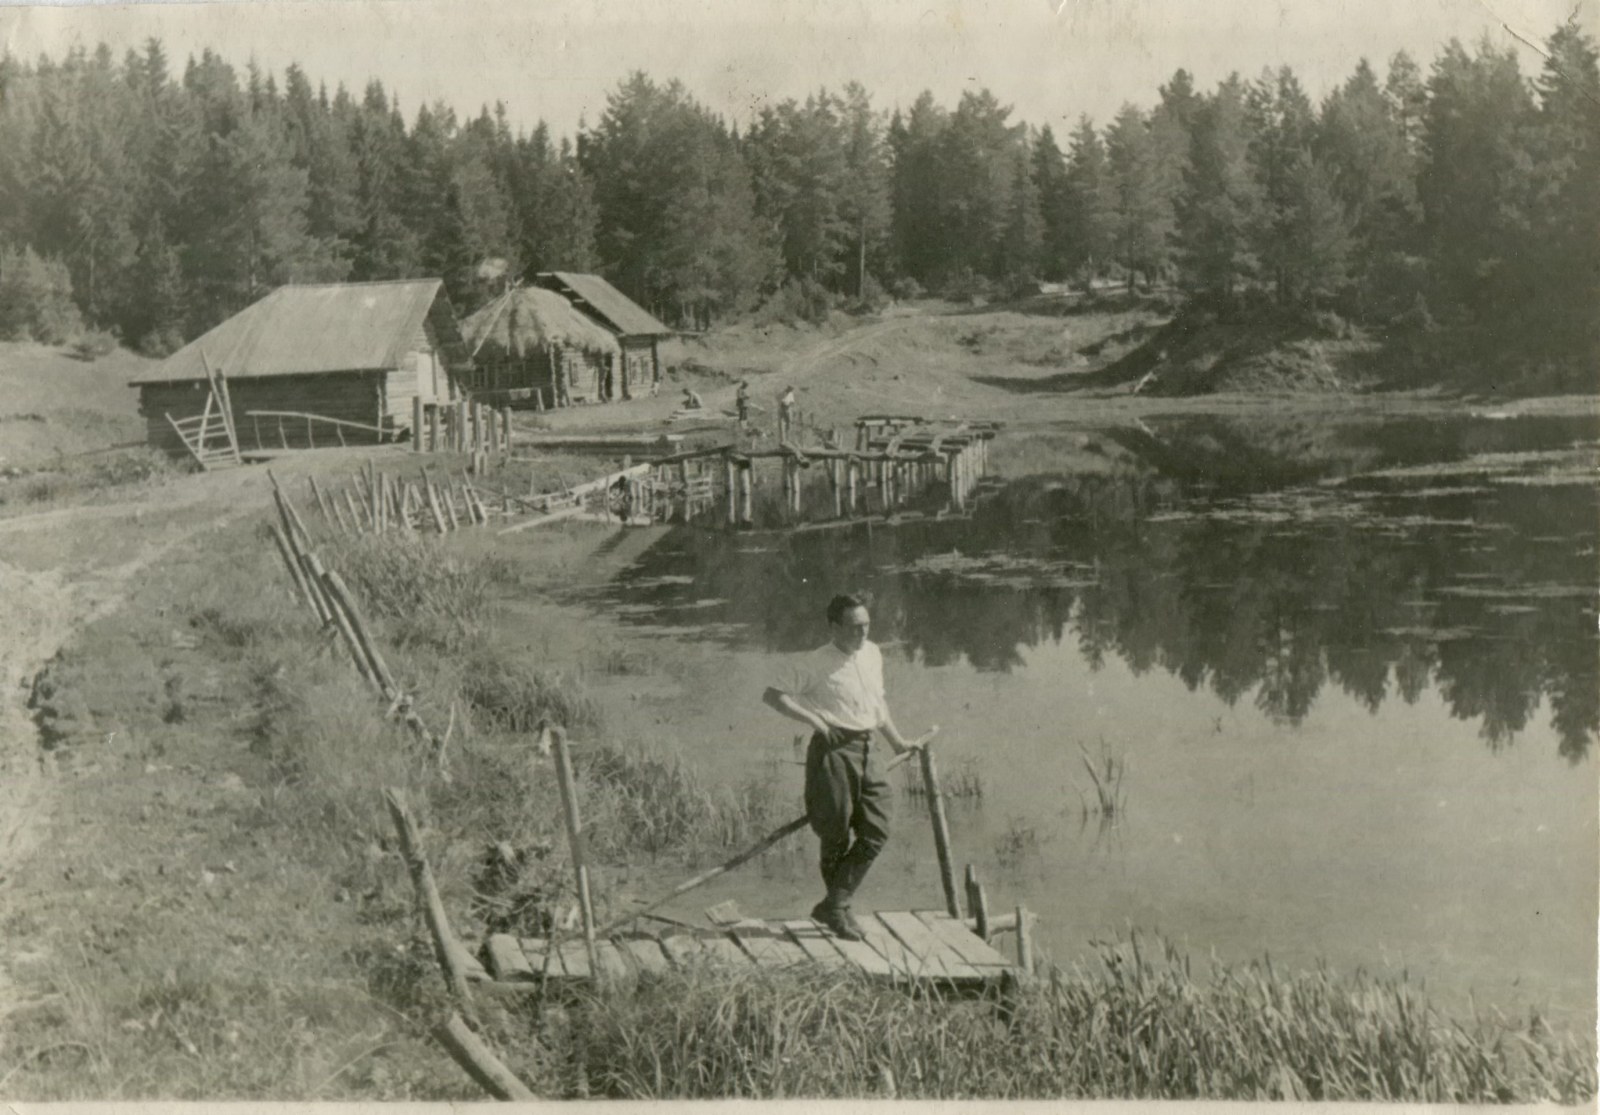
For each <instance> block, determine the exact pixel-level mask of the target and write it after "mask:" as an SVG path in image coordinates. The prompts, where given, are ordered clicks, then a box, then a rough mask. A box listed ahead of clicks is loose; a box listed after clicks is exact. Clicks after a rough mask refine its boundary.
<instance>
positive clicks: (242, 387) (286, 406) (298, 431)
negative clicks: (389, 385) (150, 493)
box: [139, 372, 416, 455]
mask: <svg viewBox="0 0 1600 1115" xmlns="http://www.w3.org/2000/svg"><path fill="white" fill-rule="evenodd" d="M388 374H389V375H400V374H401V373H398V372H395V373H388ZM385 378H386V373H384V372H331V373H326V374H321V375H308V376H263V377H261V378H251V379H230V380H228V394H229V396H230V397H231V398H232V400H233V422H234V426H235V428H236V429H237V430H238V431H239V448H240V449H246V450H248V449H256V448H261V449H277V448H281V447H282V446H283V445H284V444H285V442H286V443H287V444H288V446H289V448H291V449H305V448H308V447H309V446H310V445H312V444H315V445H317V446H319V447H326V446H330V445H338V444H339V437H338V435H337V434H335V433H334V431H333V427H332V426H329V425H328V424H327V423H325V422H324V423H315V424H313V429H312V432H311V433H310V434H308V433H307V431H306V424H305V422H304V421H303V420H302V421H297V420H294V419H288V418H286V419H284V420H283V437H282V439H280V437H279V434H278V421H277V419H267V418H262V419H254V420H252V419H250V418H247V417H245V412H246V411H250V410H288V411H301V412H304V413H307V414H317V415H322V416H324V417H327V418H342V419H344V420H345V421H347V422H361V423H365V424H366V425H369V426H370V425H372V424H374V423H375V422H377V420H378V416H379V413H380V409H381V408H382V406H383V397H384V389H385V386H386V384H385V382H384V380H385ZM415 381H416V376H415V373H413V374H412V392H413V394H414V393H415V390H416V388H415ZM208 390H209V388H208V387H207V385H206V383H205V382H204V381H203V380H199V381H185V382H177V383H145V384H141V385H140V387H139V413H140V414H141V415H143V416H144V420H145V429H146V431H147V433H146V436H147V438H148V440H149V442H150V444H151V445H152V446H155V447H156V448H158V449H162V450H165V451H166V452H168V453H172V454H175V455H183V454H185V453H186V450H185V449H184V447H183V443H182V442H181V441H179V440H178V435H177V434H176V433H174V432H173V430H172V427H171V426H170V425H169V424H168V423H167V420H166V417H165V416H166V415H168V414H170V415H172V417H173V418H189V417H192V416H198V415H199V414H201V413H202V412H203V411H204V410H205V405H206V394H207V392H208ZM410 406H411V402H410V397H409V396H407V400H406V407H407V408H409V407H410ZM213 413H215V412H213ZM218 420H219V421H220V418H219V419H218ZM410 424H411V417H410V411H409V409H408V410H407V413H406V418H405V421H404V423H402V425H406V426H409V425H410ZM258 429H259V431H260V444H259V445H258V444H257V430H258ZM344 437H345V441H346V442H347V443H348V444H351V445H362V444H371V443H373V442H375V441H376V440H377V435H376V434H374V433H372V432H370V431H366V430H348V429H347V430H345V431H344Z"/></svg>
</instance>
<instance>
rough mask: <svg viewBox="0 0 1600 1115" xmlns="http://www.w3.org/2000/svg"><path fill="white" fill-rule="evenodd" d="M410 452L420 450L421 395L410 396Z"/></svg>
mask: <svg viewBox="0 0 1600 1115" xmlns="http://www.w3.org/2000/svg"><path fill="white" fill-rule="evenodd" d="M411 452H413V453H421V452H422V396H421V395H413V396H412V397H411Z"/></svg>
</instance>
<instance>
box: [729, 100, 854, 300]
mask: <svg viewBox="0 0 1600 1115" xmlns="http://www.w3.org/2000/svg"><path fill="white" fill-rule="evenodd" d="M743 150H744V156H745V160H746V162H747V163H748V165H749V167H750V172H751V185H752V187H753V188H754V191H755V200H756V208H757V211H758V212H760V213H761V214H762V216H764V217H765V218H767V219H768V220H770V221H772V222H773V224H775V225H776V226H777V228H778V232H779V236H780V239H781V243H782V247H783V257H784V266H785V269H786V271H787V273H788V274H789V276H791V277H793V278H806V279H809V280H811V281H812V282H816V283H824V284H827V285H829V286H837V282H838V280H839V279H841V278H842V276H843V274H844V272H845V269H846V267H847V265H848V261H847V258H846V253H847V251H848V246H849V243H850V239H851V231H852V227H851V221H850V220H849V217H848V215H847V214H846V212H845V204H844V198H845V185H846V176H847V174H848V169H849V168H848V165H847V163H846V161H845V134H844V129H843V127H842V125H841V121H840V119H839V117H838V114H837V113H836V111H835V105H834V99H833V97H832V96H831V95H829V94H828V93H827V91H826V90H824V91H822V92H821V93H818V94H816V95H814V96H811V97H808V98H806V101H805V103H804V104H803V105H802V104H798V103H796V102H795V101H794V100H792V99H791V100H788V101H785V102H783V103H782V104H779V105H776V106H772V107H769V108H766V109H763V110H762V112H761V115H760V116H759V117H758V118H757V120H756V123H755V125H754V126H753V127H752V128H751V129H750V132H749V134H748V135H747V136H746V137H745V140H744V143H743Z"/></svg>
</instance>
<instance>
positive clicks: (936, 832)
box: [922, 744, 961, 918]
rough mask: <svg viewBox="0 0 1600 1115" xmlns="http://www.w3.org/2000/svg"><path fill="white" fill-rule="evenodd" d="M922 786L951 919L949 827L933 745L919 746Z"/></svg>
mask: <svg viewBox="0 0 1600 1115" xmlns="http://www.w3.org/2000/svg"><path fill="white" fill-rule="evenodd" d="M922 785H923V788H924V789H925V790H926V791H927V794H928V815H929V816H930V817H931V818H932V820H933V850H934V851H935V852H936V853H937V854H938V856H939V881H940V883H941V884H943V886H944V905H945V909H946V910H947V911H948V912H949V914H950V916H951V917H953V918H959V917H960V916H961V903H960V902H959V901H958V900H957V898H956V869H955V866H954V865H953V864H952V863H951V862H950V826H949V824H948V822H946V820H945V816H944V792H943V791H942V790H940V789H939V769H938V766H937V765H936V764H935V763H934V760H933V748H932V747H930V746H929V745H927V744H923V746H922Z"/></svg>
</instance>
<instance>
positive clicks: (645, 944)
mask: <svg viewBox="0 0 1600 1115" xmlns="http://www.w3.org/2000/svg"><path fill="white" fill-rule="evenodd" d="M617 945H618V946H619V947H620V948H621V949H622V950H623V952H624V953H625V954H626V955H627V957H628V958H629V959H630V960H632V961H633V962H634V964H635V966H637V967H638V969H639V970H640V971H641V972H665V971H666V970H667V957H666V954H665V953H663V952H662V951H661V945H660V943H659V942H657V941H655V940H654V939H652V938H650V937H627V938H623V939H621V940H618V941H617Z"/></svg>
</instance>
